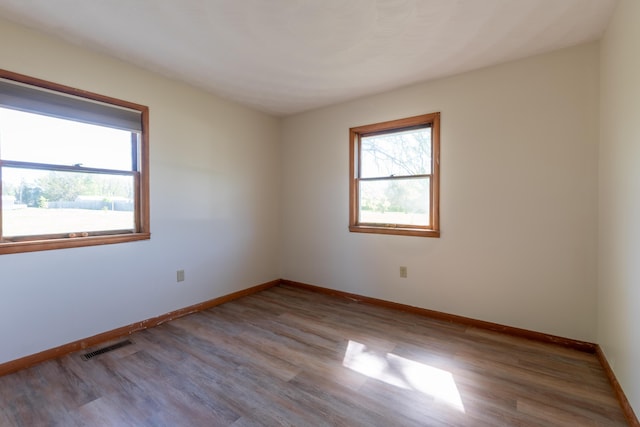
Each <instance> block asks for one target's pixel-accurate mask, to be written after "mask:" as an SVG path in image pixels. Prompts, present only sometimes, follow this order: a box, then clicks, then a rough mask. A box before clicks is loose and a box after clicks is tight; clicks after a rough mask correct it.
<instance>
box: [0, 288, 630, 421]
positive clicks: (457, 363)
mask: <svg viewBox="0 0 640 427" xmlns="http://www.w3.org/2000/svg"><path fill="white" fill-rule="evenodd" d="M131 339H132V340H133V341H134V344H133V345H129V346H126V347H122V348H120V349H118V350H115V351H112V352H109V353H105V354H102V355H100V356H97V357H95V358H93V359H91V360H89V361H85V360H82V359H81V355H82V354H84V353H86V352H88V351H91V350H94V349H95V348H92V349H87V351H83V352H82V353H74V354H70V355H67V356H65V357H63V358H61V359H58V360H53V361H49V362H45V363H42V364H40V365H38V366H35V367H32V368H29V369H26V370H22V371H19V372H16V373H14V374H11V375H7V376H4V377H0V426H3V427H4V426H7V427H8V426H29V427H32V426H65V427H67V426H233V427H241V426H242V427H244V426H385V427H387V426H596V425H597V426H623V425H626V424H625V420H624V416H623V413H622V411H621V409H620V407H619V405H618V402H617V401H616V399H615V397H614V394H613V391H612V389H611V387H610V385H609V383H608V381H607V379H606V377H605V375H604V372H603V370H602V368H601V366H600V365H599V363H598V361H597V359H596V357H595V355H592V354H587V353H582V352H578V351H574V350H569V349H566V348H563V347H558V346H554V345H550V344H543V343H538V342H534V341H528V340H524V339H520V338H515V337H511V336H507V335H502V334H499V333H493V332H488V331H484V330H479V329H474V328H469V327H466V326H462V325H457V324H451V323H446V322H441V321H436V320H433V319H428V318H425V317H421V316H417V315H414V314H409V313H404V312H398V311H394V310H390V309H386V308H382V307H377V306H372V305H368V304H362V303H356V302H353V301H350V300H346V299H343V298H338V297H332V296H328V295H321V294H317V293H313V292H309V291H307V290H301V289H297V288H293V287H287V286H283V285H280V286H277V287H274V288H271V289H269V290H266V291H262V292H260V293H257V294H254V295H251V296H247V297H244V298H241V299H238V300H235V301H232V302H229V303H226V304H223V305H220V306H218V307H215V308H213V309H210V310H207V311H204V312H201V313H197V314H193V315H189V316H187V317H183V318H181V319H178V320H174V321H172V322H168V323H165V324H162V325H160V326H158V327H156V328H153V329H149V330H145V331H142V332H138V333H135V334H133V335H132V336H131ZM100 347H103V346H100Z"/></svg>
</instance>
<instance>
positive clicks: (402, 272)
mask: <svg viewBox="0 0 640 427" xmlns="http://www.w3.org/2000/svg"><path fill="white" fill-rule="evenodd" d="M400 277H402V278H403V279H406V278H407V267H404V266H401V267H400Z"/></svg>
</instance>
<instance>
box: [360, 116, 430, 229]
mask: <svg viewBox="0 0 640 427" xmlns="http://www.w3.org/2000/svg"><path fill="white" fill-rule="evenodd" d="M439 119H440V115H439V113H433V114H426V115H422V116H417V117H411V118H408V119H401V120H394V121H390V122H384V123H377V124H373V125H366V126H360V127H357V128H352V129H350V158H351V168H350V224H349V228H350V230H351V231H356V232H369V233H383V234H404V235H415V236H429V237H438V236H439V233H440V230H439V212H438V205H439V131H440V120H439Z"/></svg>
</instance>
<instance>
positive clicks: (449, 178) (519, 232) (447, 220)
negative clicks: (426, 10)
mask: <svg viewBox="0 0 640 427" xmlns="http://www.w3.org/2000/svg"><path fill="white" fill-rule="evenodd" d="M434 111H440V112H441V113H442V130H441V141H442V153H441V164H442V183H441V228H442V237H441V238H440V239H434V238H422V237H407V236H383V235H372V234H360V233H349V231H348V229H347V226H348V130H349V128H350V127H353V126H359V125H365V124H370V123H375V122H380V121H385V120H392V119H399V118H403V117H409V116H413V115H418V114H423V113H431V112H434ZM597 142H598V46H597V45H596V44H589V45H583V46H579V47H575V48H571V49H566V50H562V51H558V52H555V53H551V54H546V55H542V56H537V57H533V58H529V59H525V60H521V61H517V62H512V63H508V64H503V65H499V66H495V67H491V68H487V69H483V70H479V71H474V72H470V73H467V74H462V75H459V76H455V77H451V78H447V79H443V80H438V81H433V82H429V83H424V84H419V85H416V86H412V87H408V88H403V89H399V90H395V91H392V92H389V93H385V94H381V95H378V96H372V97H368V98H364V99H360V100H357V101H354V102H349V103H344V104H341V105H336V106H333V107H329V108H325V109H320V110H316V111H312V112H308V113H304V114H300V115H297V116H293V117H289V118H287V119H285V120H284V122H283V161H282V162H283V163H282V164H283V182H282V185H283V194H284V202H283V210H282V212H283V213H282V215H283V236H284V237H283V241H282V262H283V266H282V273H283V278H285V279H290V280H296V281H301V282H306V283H310V284H315V285H319V286H325V287H329V288H334V289H339V290H342V291H347V292H353V293H357V294H362V295H367V296H371V297H376V298H382V299H385V300H391V301H397V302H400V303H404V304H410V305H415V306H420V307H425V308H430V309H435V310H439V311H443V312H447V313H453V314H458V315H463V316H469V317H472V318H476V319H482V320H487V321H492V322H497V323H502V324H507V325H511V326H516V327H522V328H527V329H532V330H536V331H541V332H545V333H551V334H557V335H561V336H565V337H571V338H575V339H583V340H590V341H593V340H594V339H595V330H596V325H595V316H594V314H595V312H596V239H597V232H596V226H597V219H596V213H597ZM401 265H404V266H407V267H408V276H409V277H408V278H407V279H401V278H400V277H399V266H401Z"/></svg>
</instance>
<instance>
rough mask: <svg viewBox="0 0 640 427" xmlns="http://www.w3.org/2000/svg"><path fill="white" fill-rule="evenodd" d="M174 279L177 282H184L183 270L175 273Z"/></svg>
mask: <svg viewBox="0 0 640 427" xmlns="http://www.w3.org/2000/svg"><path fill="white" fill-rule="evenodd" d="M176 279H177V280H176V281H178V282H184V270H178V271H177V272H176Z"/></svg>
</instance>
